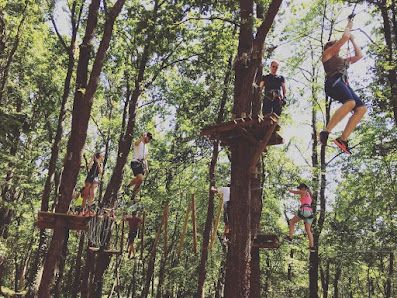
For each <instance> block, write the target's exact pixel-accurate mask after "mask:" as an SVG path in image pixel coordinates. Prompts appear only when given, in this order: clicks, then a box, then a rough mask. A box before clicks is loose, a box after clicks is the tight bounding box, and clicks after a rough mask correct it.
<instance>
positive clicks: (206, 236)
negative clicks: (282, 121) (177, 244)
mask: <svg viewBox="0 0 397 298" xmlns="http://www.w3.org/2000/svg"><path fill="white" fill-rule="evenodd" d="M232 61H233V56H230V57H229V63H228V69H227V71H226V74H225V79H224V81H223V94H222V99H221V103H220V108H219V112H218V119H217V121H216V123H218V124H219V123H222V122H223V120H224V114H225V105H226V101H227V97H228V94H227V90H228V88H227V87H228V85H229V84H230V79H231V75H232V67H231V66H232ZM218 154H219V142H217V141H216V142H214V145H213V149H212V158H211V163H210V168H209V180H210V181H209V182H210V185H209V196H208V211H207V218H206V221H205V228H204V232H203V245H202V250H201V260H200V267H199V277H198V287H197V298H200V297H204V283H205V277H206V274H207V269H206V267H207V260H208V249H209V240H210V236H211V226H212V219H213V217H214V193H213V192H212V191H211V188H212V187H214V186H215V169H216V164H217V162H218Z"/></svg>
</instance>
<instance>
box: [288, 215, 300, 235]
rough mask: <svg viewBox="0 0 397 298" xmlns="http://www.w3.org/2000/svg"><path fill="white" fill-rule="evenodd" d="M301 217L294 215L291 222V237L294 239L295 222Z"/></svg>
mask: <svg viewBox="0 0 397 298" xmlns="http://www.w3.org/2000/svg"><path fill="white" fill-rule="evenodd" d="M300 220H301V219H300V218H299V217H297V216H294V217H293V218H292V219H291V221H290V222H289V238H290V239H292V237H293V236H294V229H295V224H296V223H297V222H299V221H300Z"/></svg>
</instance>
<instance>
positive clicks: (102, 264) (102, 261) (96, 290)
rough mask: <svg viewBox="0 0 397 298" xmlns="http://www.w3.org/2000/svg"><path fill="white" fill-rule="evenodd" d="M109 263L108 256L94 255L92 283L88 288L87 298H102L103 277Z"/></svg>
mask: <svg viewBox="0 0 397 298" xmlns="http://www.w3.org/2000/svg"><path fill="white" fill-rule="evenodd" d="M109 263H110V255H108V254H105V255H101V254H96V256H95V264H96V268H95V277H94V283H93V284H92V285H91V286H90V295H89V297H102V288H103V275H104V274H105V271H106V269H107V267H108V266H109Z"/></svg>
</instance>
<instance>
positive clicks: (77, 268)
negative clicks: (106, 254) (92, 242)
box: [70, 233, 85, 298]
mask: <svg viewBox="0 0 397 298" xmlns="http://www.w3.org/2000/svg"><path fill="white" fill-rule="evenodd" d="M84 239H85V233H81V235H80V241H79V248H78V251H77V255H76V262H75V264H76V266H75V268H74V269H75V272H74V278H73V283H72V288H71V291H70V297H72V298H76V297H77V293H78V292H79V289H80V285H81V257H82V254H83V249H84Z"/></svg>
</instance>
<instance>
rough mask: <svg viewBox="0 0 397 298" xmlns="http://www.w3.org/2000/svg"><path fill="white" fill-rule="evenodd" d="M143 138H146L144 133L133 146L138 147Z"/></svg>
mask: <svg viewBox="0 0 397 298" xmlns="http://www.w3.org/2000/svg"><path fill="white" fill-rule="evenodd" d="M145 138H146V132H144V133H143V135H142V137H141V138H140V139H139V140H137V141H136V142H135V146H138V145H139V143H140V142H144V140H145Z"/></svg>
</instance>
